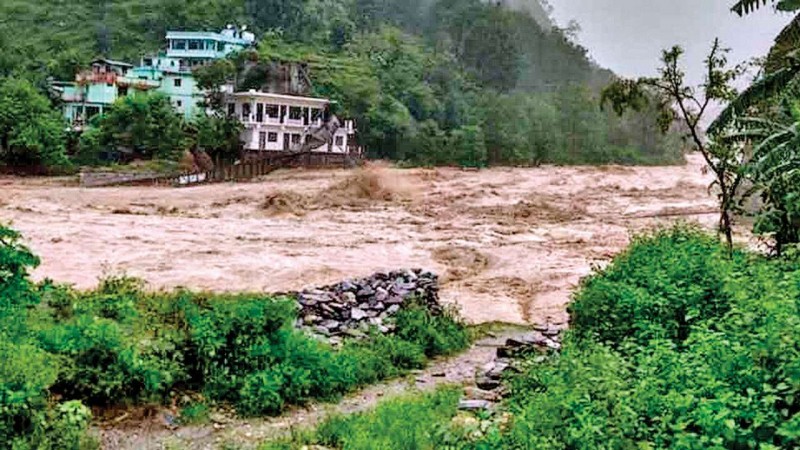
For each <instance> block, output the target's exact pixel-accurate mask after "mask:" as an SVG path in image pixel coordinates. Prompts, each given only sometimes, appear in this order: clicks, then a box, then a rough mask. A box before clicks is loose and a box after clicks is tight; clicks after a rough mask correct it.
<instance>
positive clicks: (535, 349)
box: [475, 325, 561, 391]
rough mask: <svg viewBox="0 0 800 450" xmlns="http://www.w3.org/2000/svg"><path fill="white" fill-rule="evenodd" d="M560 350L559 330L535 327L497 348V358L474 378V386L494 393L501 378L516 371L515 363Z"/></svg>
mask: <svg viewBox="0 0 800 450" xmlns="http://www.w3.org/2000/svg"><path fill="white" fill-rule="evenodd" d="M560 349H561V329H559V328H557V327H555V326H553V325H543V326H535V327H534V329H533V331H532V332H530V333H527V334H524V335H522V336H519V337H514V338H510V339H507V340H506V342H505V345H502V346H500V347H498V348H497V357H496V358H495V359H494V361H492V362H490V363H489V364H487V365H486V366H485V367H484V368H483V370H482V371H481V372H480V373H478V375H477V377H476V380H475V381H476V385H477V386H478V388H480V389H483V390H485V391H495V390H497V389H499V388H500V387H501V385H502V381H503V376H504V375H505V374H506V373H507V372H509V371H518V370H519V368H518V366H517V365H516V364H515V362H516V361H517V360H519V359H521V358H524V357H529V356H531V355H537V354H538V355H546V354H547V353H549V352H553V351H558V350H560Z"/></svg>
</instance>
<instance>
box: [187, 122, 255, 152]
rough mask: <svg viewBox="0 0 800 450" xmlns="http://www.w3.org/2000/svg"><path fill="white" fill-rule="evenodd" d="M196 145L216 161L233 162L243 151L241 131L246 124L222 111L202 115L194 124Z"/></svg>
mask: <svg viewBox="0 0 800 450" xmlns="http://www.w3.org/2000/svg"><path fill="white" fill-rule="evenodd" d="M191 127H192V128H193V129H194V130H193V131H194V136H195V139H196V142H195V144H196V147H197V149H198V150H200V151H203V152H205V153H207V154H208V155H209V156H210V157H211V158H212V159H213V160H214V161H228V162H232V161H234V160H236V159H237V158H239V157H240V156H241V153H242V142H241V138H240V137H239V136H240V133H241V131H242V130H243V129H244V126H243V125H242V124H241V123H240V122H239V121H238V120H236V119H235V118H231V117H227V116H225V115H223V114H220V113H215V114H212V115H202V116H200V117H198V118H197V119H196V120H195V121H194V122H193V123H192V124H191Z"/></svg>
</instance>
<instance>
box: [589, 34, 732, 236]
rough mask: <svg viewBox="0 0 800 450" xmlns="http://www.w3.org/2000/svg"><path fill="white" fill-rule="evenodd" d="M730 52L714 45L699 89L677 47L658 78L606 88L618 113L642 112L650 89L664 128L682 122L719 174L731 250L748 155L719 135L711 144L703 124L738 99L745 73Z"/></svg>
mask: <svg viewBox="0 0 800 450" xmlns="http://www.w3.org/2000/svg"><path fill="white" fill-rule="evenodd" d="M727 52H728V50H727V49H725V48H724V47H722V44H721V43H720V42H719V39H717V40H715V41H714V44H713V45H712V47H711V51H710V52H709V54H708V56H707V57H706V60H705V69H706V70H705V73H706V77H705V80H704V81H703V83H702V84H701V85H700V86H698V87H694V86H690V85H688V84H687V83H686V80H685V78H686V75H685V73H684V71H683V69H682V68H681V56H682V55H683V49H682V48H681V47H679V46H675V47H673V48H671V49H669V50H665V51H664V52H663V54H662V66H661V68H660V69H659V76H658V77H655V78H641V79H639V80H637V81H636V82H635V83H633V84H631V83H630V82H629V81H619V80H617V81H615V82H614V83H612V84H611V85H610V86H609V87H608V88H606V90H605V91H604V93H603V96H602V102H603V103H605V102H611V103H612V105H613V108H614V110H615V111H617V112H620V111H623V110H625V109H626V108H634V109H641V107H642V98H643V95H644V94H643V93H642V90H643V89H651V90H653V91H654V92H655V93H656V95H658V102H659V103H658V104H659V106H660V108H661V110H662V111H663V112H664V114H663V116H664V117H665V118H666V119H667V120H662V124H663V125H668V124H670V123H671V122H673V120H674V119H677V118H680V120H681V121H682V122H683V123H684V124H685V125H686V127H687V129H688V131H689V138H690V139H691V141H692V143H693V145H694V147H695V149H696V150H697V151H699V152H700V154H702V155H703V158H704V159H705V161H706V164H707V166H708V168H709V170H710V171H711V172H712V173H713V174H714V178H715V180H714V183H713V184H712V186H715V187H716V188H717V191H718V197H719V209H720V221H719V230H720V232H721V233H722V234H723V235H724V236H725V240H726V242H727V243H728V248H729V249H730V250H731V251H732V250H733V210H734V208H735V206H736V200H737V195H738V193H739V189H740V188H741V186H742V181H743V177H742V174H743V172H742V164H743V154H742V153H741V148H740V147H734V146H729V145H724V144H723V143H722V142H720V141H719V140H715V137H716V136H714V135H712V136H711V139H706V136H705V135H704V133H703V126H702V123H703V119H704V118H705V117H707V114H708V112H709V107H710V106H711V105H712V104H713V103H714V102H723V103H725V102H730V101H732V100H734V99H735V98H736V91H735V90H734V89H733V88H732V87H731V82H732V81H733V80H734V79H735V78H736V77H737V75H738V74H739V73H740V71H739V69H729V68H728V67H727V56H726V55H727ZM620 83H622V84H623V85H622V86H621V85H620ZM664 129H666V127H664Z"/></svg>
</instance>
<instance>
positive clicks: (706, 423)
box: [500, 228, 800, 449]
mask: <svg viewBox="0 0 800 450" xmlns="http://www.w3.org/2000/svg"><path fill="white" fill-rule="evenodd" d="M718 250H719V248H718V245H717V244H716V243H715V241H714V240H713V239H712V238H710V237H708V236H705V235H702V234H698V233H697V232H694V231H688V232H687V230H686V229H685V228H678V229H675V230H669V231H661V232H659V233H657V234H655V235H653V236H648V237H646V238H644V239H637V240H636V241H635V242H634V244H633V246H632V248H631V249H630V250H629V251H628V252H626V253H624V254H623V255H622V256H621V257H620V258H619V259H617V260H616V261H615V262H614V264H613V265H612V266H611V268H609V269H608V270H606V271H601V272H600V273H598V274H597V275H596V276H594V277H593V278H592V279H591V280H590V281H589V282H588V283H586V284H584V287H583V290H582V291H581V292H580V293H579V294H578V297H577V298H578V299H579V301H584V302H586V301H589V300H591V301H592V302H595V303H589V304H590V305H591V306H593V307H597V306H598V305H601V306H602V308H604V309H601V308H599V307H598V308H596V309H593V310H592V309H589V308H587V307H586V306H587V304H586V303H585V304H576V305H575V310H576V311H579V313H578V315H579V316H580V319H581V321H580V322H579V323H580V327H583V328H582V329H581V328H578V329H576V332H575V333H574V334H573V335H572V336H571V337H570V338H569V339H567V341H566V342H565V344H564V347H563V351H562V352H561V354H560V355H559V356H556V357H553V358H551V359H549V360H548V361H545V362H543V363H532V365H531V367H530V368H529V370H527V371H526V372H525V373H524V374H522V375H520V376H518V377H516V379H515V380H514V381H513V382H512V384H511V387H512V398H511V402H510V406H511V408H512V410H513V411H514V412H515V420H514V426H513V427H512V429H511V431H510V432H509V433H507V434H506V435H505V436H504V439H503V442H502V445H501V446H500V447H511V448H542V449H545V448H698V449H699V448H762V449H773V448H796V447H797V446H798V445H800V432H799V431H800V428H799V427H798V425H799V424H800V396H799V395H798V394H800V363H798V361H800V303H798V301H797V299H798V298H800V265H799V264H798V263H797V262H796V261H770V260H765V259H761V258H758V257H750V258H749V259H748V260H747V261H746V263H747V264H744V262H745V261H744V258H743V255H742V254H739V255H737V256H736V258H735V259H734V261H733V262H725V261H724V260H723V261H720V260H719V259H718V257H717V256H716V254H717V253H718ZM633 268H636V272H634V271H633ZM622 275H624V276H622ZM608 286H614V287H615V288H616V291H614V292H617V293H625V292H628V293H630V292H635V293H636V295H635V296H634V295H620V296H618V297H616V303H615V301H614V300H615V297H614V295H613V294H612V291H611V290H609V289H608ZM587 291H588V292H587ZM631 298H636V299H638V300H639V301H640V302H641V304H636V303H633V302H631ZM587 299H589V300H587ZM598 299H602V302H600V301H597V300H598ZM665 299H669V300H671V301H672V302H679V306H678V307H676V306H675V305H673V304H672V303H667V302H666V301H665ZM653 305H658V308H654V307H653ZM643 306H644V307H643ZM625 308H628V309H631V310H633V312H632V313H631V314H630V316H629V317H630V318H625V319H620V317H621V316H620V315H619V314H620V312H621V311H623V310H624V309H625ZM648 308H649V309H648ZM682 308H686V309H685V310H684V309H682ZM686 310H688V311H694V312H695V315H694V316H693V319H692V321H691V322H690V323H688V324H687V321H686V315H685V314H684V312H685V311H686ZM591 311H593V312H594V314H595V319H594V320H590V312H591ZM645 311H649V314H645V313H644V312H645ZM609 313H610V314H616V316H615V319H616V320H617V321H618V322H619V324H620V328H621V330H628V331H629V332H631V333H632V334H633V335H634V338H633V339H627V340H626V339H622V336H623V334H622V333H623V332H624V331H621V330H617V329H615V328H614V327H612V326H610V325H609V324H608V323H607V321H609V320H610V319H609V318H608V317H605V316H604V315H603V314H609ZM681 328H685V331H684V332H683V333H676V332H674V330H679V329H681ZM595 338H599V342H598V340H596V339H595ZM648 338H650V339H648ZM614 339H617V340H614Z"/></svg>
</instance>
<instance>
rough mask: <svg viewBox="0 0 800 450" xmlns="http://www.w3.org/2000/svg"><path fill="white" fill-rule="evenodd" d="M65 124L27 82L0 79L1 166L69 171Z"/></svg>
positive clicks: (48, 103)
mask: <svg viewBox="0 0 800 450" xmlns="http://www.w3.org/2000/svg"><path fill="white" fill-rule="evenodd" d="M65 128H66V127H65V123H64V120H62V119H61V117H60V116H59V114H58V113H57V112H56V111H55V110H53V109H52V108H51V107H50V102H49V101H48V99H47V97H45V96H44V95H42V94H41V93H40V92H39V91H37V90H36V88H35V87H34V86H33V85H32V84H31V83H30V82H28V81H27V80H24V79H16V78H9V79H6V80H3V79H2V78H0V165H7V166H14V167H20V168H28V169H32V170H37V171H38V170H48V171H52V172H61V171H66V170H69V169H70V162H69V160H68V159H67V156H66V153H65V152H66V150H65V143H66V137H65V134H64V129H65Z"/></svg>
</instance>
